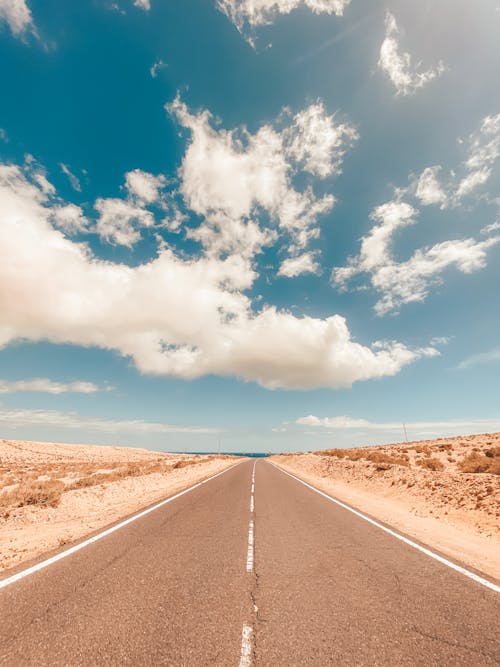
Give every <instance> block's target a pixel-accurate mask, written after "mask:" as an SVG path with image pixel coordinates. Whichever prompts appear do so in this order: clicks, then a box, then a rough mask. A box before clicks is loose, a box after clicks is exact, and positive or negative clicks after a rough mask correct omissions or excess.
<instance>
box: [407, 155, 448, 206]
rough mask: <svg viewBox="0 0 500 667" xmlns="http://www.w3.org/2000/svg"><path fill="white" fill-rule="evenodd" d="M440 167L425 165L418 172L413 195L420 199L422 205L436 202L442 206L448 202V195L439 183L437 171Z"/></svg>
mask: <svg viewBox="0 0 500 667" xmlns="http://www.w3.org/2000/svg"><path fill="white" fill-rule="evenodd" d="M440 171H441V167H440V166H439V165H436V166H434V167H426V169H424V171H423V172H422V173H421V174H420V176H419V177H418V179H417V182H416V188H415V197H416V198H417V199H419V200H420V202H421V203H422V204H423V205H424V206H429V205H431V204H438V205H440V206H441V207H442V208H445V206H446V205H447V204H448V201H449V195H448V194H447V193H446V192H445V191H444V189H443V187H442V186H441V184H440V183H439V178H438V175H439V172H440Z"/></svg>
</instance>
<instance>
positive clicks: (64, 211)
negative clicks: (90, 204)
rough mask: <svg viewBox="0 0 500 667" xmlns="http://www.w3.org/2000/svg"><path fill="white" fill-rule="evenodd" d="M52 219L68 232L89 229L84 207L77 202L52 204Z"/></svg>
mask: <svg viewBox="0 0 500 667" xmlns="http://www.w3.org/2000/svg"><path fill="white" fill-rule="evenodd" d="M50 221H51V223H52V224H53V225H54V226H55V227H57V228H58V229H61V230H62V231H63V232H65V233H66V234H78V232H85V231H88V221H87V220H86V218H85V216H84V215H83V211H82V209H81V208H80V207H79V206H76V205H75V204H65V205H55V206H52V208H51V217H50Z"/></svg>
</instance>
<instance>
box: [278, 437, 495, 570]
mask: <svg viewBox="0 0 500 667" xmlns="http://www.w3.org/2000/svg"><path fill="white" fill-rule="evenodd" d="M272 460H273V461H274V463H276V464H277V465H279V466H281V467H282V468H284V469H285V470H288V471H289V472H290V473H292V474H295V475H297V477H300V478H301V479H303V480H304V481H306V482H309V483H310V484H312V485H313V486H316V487H317V488H319V489H321V490H323V491H325V492H326V493H329V494H331V495H332V496H334V497H335V498H338V499H339V500H341V501H344V502H346V503H347V504H349V505H351V506H352V507H355V508H357V509H359V510H361V511H362V512H365V513H367V514H369V515H370V516H372V517H374V518H375V519H378V520H380V521H382V522H384V523H386V524H388V525H390V526H392V527H394V528H396V529H398V530H400V531H402V532H403V533H406V534H407V535H410V536H412V537H414V538H416V539H417V540H419V541H421V542H422V543H424V544H427V545H428V546H430V547H432V548H434V549H438V550H439V551H441V552H442V553H443V554H446V555H448V556H450V557H451V558H453V559H456V560H457V561H459V562H462V563H465V564H467V565H468V566H469V567H472V568H475V569H477V570H479V571H481V572H483V573H485V574H487V575H488V576H490V577H493V578H495V579H498V580H500V476H499V474H498V470H499V463H500V433H494V434H484V435H475V436H464V437H458V438H443V439H439V440H428V441H421V442H411V443H401V444H397V445H383V446H377V447H362V448H353V449H346V450H325V451H324V452H315V453H307V454H284V455H279V456H273V457H272ZM464 461H465V462H464ZM433 468H435V469H433ZM483 468H489V470H490V472H479V471H480V470H482V469H483ZM465 470H467V471H472V470H478V472H464V471H465ZM493 470H495V471H497V472H496V474H493V472H491V471H493Z"/></svg>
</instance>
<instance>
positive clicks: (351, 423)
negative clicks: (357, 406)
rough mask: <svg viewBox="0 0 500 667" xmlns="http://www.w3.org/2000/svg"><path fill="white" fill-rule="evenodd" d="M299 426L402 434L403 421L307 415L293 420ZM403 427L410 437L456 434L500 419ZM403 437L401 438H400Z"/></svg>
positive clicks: (484, 428) (486, 428) (499, 425)
mask: <svg viewBox="0 0 500 667" xmlns="http://www.w3.org/2000/svg"><path fill="white" fill-rule="evenodd" d="M295 423H296V424H298V425H299V426H309V427H311V426H312V427H317V428H323V429H332V430H337V429H338V430H343V429H356V430H359V431H363V432H368V433H369V432H370V431H387V432H390V431H396V432H397V433H399V434H401V435H403V422H402V421H399V422H398V421H395V422H372V421H369V420H367V419H355V418H352V417H345V416H342V417H316V416H314V415H308V416H307V417H300V418H299V419H297V420H296V422H295ZM405 427H406V429H407V431H408V432H409V433H410V434H411V436H412V438H416V437H417V436H419V435H420V436H429V435H432V434H439V433H442V432H443V431H446V432H448V433H451V432H457V434H463V433H471V432H483V433H484V432H487V431H489V430H492V429H498V428H500V419H498V418H492V419H463V420H458V419H457V420H449V421H416V422H406V423H405ZM402 439H403V438H401V440H402Z"/></svg>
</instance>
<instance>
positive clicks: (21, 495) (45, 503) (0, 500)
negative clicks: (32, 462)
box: [0, 480, 64, 507]
mask: <svg viewBox="0 0 500 667" xmlns="http://www.w3.org/2000/svg"><path fill="white" fill-rule="evenodd" d="M63 491H64V484H63V483H62V482H60V481H59V480H47V481H38V480H27V481H23V482H21V484H19V486H18V487H16V488H15V489H11V490H10V491H6V492H4V493H3V494H2V495H0V505H1V506H3V507H24V506H26V505H38V506H41V507H57V505H58V504H59V501H60V500H61V495H62V493H63Z"/></svg>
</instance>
